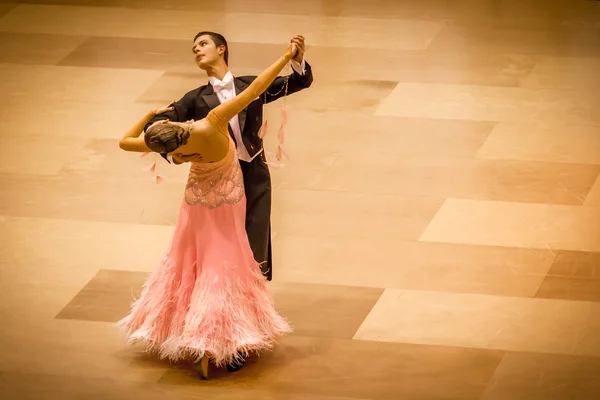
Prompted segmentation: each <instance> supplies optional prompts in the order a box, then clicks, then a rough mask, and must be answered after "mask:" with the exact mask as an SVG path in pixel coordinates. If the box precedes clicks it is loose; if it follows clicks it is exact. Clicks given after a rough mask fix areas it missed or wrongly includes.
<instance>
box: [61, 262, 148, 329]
mask: <svg viewBox="0 0 600 400" xmlns="http://www.w3.org/2000/svg"><path fill="white" fill-rule="evenodd" d="M147 278H148V273H145V272H138V271H117V270H108V269H101V270H100V271H98V273H97V274H96V275H94V277H92V279H90V280H89V281H88V282H87V283H86V285H85V287H83V288H82V289H81V291H80V292H79V293H77V295H76V296H74V297H73V299H72V300H71V301H70V302H69V303H68V304H66V305H65V307H64V308H63V309H62V310H61V311H60V312H59V313H58V314H57V315H56V318H57V319H71V320H79V321H100V322H111V323H115V322H117V321H119V320H120V319H121V318H123V317H125V316H126V315H127V314H128V312H129V310H130V308H131V304H132V303H133V302H134V301H135V300H136V299H137V298H139V296H140V294H141V292H142V287H143V285H144V282H145V281H146V279H147Z"/></svg>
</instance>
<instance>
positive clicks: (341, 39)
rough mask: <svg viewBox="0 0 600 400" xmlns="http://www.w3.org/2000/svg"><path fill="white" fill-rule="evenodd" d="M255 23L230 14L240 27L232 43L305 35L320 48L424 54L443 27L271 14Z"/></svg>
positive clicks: (232, 35)
mask: <svg viewBox="0 0 600 400" xmlns="http://www.w3.org/2000/svg"><path fill="white" fill-rule="evenodd" d="M255 21H256V15H248V14H234V13H231V14H228V15H227V17H226V22H225V23H226V24H227V26H228V27H236V28H235V29H231V30H230V31H229V32H228V40H231V41H237V42H245V41H250V42H255V43H275V44H276V43H283V42H285V41H286V40H289V38H290V37H291V36H293V35H295V34H297V32H303V35H305V36H306V37H307V38H311V42H312V43H313V44H314V45H317V46H331V47H358V48H362V49H395V50H424V49H426V48H427V46H428V45H429V44H430V43H431V41H432V40H433V39H434V38H435V36H436V35H437V34H438V33H439V32H440V30H441V29H442V27H443V22H439V21H425V20H422V21H419V20H411V19H395V20H382V19H375V18H357V17H313V16H297V15H269V14H264V15H262V16H261V21H262V23H261V24H256V23H255ZM357 26H360V27H361V29H360V30H356V27H357Z"/></svg>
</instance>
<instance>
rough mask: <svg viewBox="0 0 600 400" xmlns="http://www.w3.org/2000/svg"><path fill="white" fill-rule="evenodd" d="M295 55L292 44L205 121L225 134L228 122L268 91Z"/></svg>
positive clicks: (212, 111)
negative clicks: (246, 86) (244, 88)
mask: <svg viewBox="0 0 600 400" xmlns="http://www.w3.org/2000/svg"><path fill="white" fill-rule="evenodd" d="M295 53H296V45H295V44H292V45H290V46H289V47H288V49H287V50H286V52H285V54H284V55H283V56H282V57H280V58H279V59H278V60H277V61H275V62H274V63H273V64H271V66H270V67H269V68H267V69H266V70H265V71H264V72H263V73H261V74H260V75H259V76H258V77H257V78H256V79H255V80H254V81H253V82H252V83H251V84H250V86H248V88H247V89H246V90H244V91H243V92H242V93H240V94H239V95H237V96H236V97H234V98H233V99H230V100H228V101H226V102H225V103H223V104H221V105H219V106H217V107H216V108H215V109H213V110H211V111H210V112H209V113H208V116H207V117H206V119H207V121H208V122H209V123H210V124H211V125H212V126H214V127H216V128H217V129H219V130H220V131H224V132H225V133H227V124H228V123H229V121H230V120H231V119H232V118H233V117H234V116H235V115H237V114H238V113H239V112H240V111H242V110H243V109H244V108H246V107H247V106H248V105H249V104H250V103H251V102H252V101H254V99H256V98H257V97H258V96H259V95H261V94H262V93H263V92H264V91H265V90H267V89H268V87H269V85H270V84H271V83H272V82H273V81H274V80H275V78H277V76H278V74H279V73H280V72H281V70H282V69H283V67H285V65H286V64H287V63H288V61H289V60H291V59H292V58H293V57H294V54H295Z"/></svg>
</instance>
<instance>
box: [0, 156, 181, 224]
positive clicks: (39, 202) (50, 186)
mask: <svg viewBox="0 0 600 400" xmlns="http://www.w3.org/2000/svg"><path fill="white" fill-rule="evenodd" d="M159 171H160V172H161V173H163V170H162V169H160V170H159ZM167 177H169V178H171V177H172V175H170V174H169V175H167ZM2 178H3V180H4V182H6V184H7V186H6V187H5V188H4V189H1V190H0V198H2V199H3V200H2V202H1V203H0V210H2V212H5V213H6V214H9V215H15V216H21V217H38V218H62V219H74V220H81V221H85V220H88V221H106V222H120V223H138V224H153V225H166V226H174V225H175V224H176V222H177V217H178V215H179V210H180V207H181V204H182V202H183V190H184V186H185V185H184V184H183V183H182V182H177V181H171V180H167V181H164V182H162V183H160V184H157V183H155V182H154V181H153V178H152V176H151V175H150V173H149V172H146V171H144V170H143V169H142V168H141V167H140V168H139V169H131V170H130V172H128V173H127V172H123V173H122V174H121V176H119V175H116V174H115V175H110V174H107V173H102V172H96V173H88V174H80V173H75V174H72V175H71V174H61V175H58V176H51V177H48V176H34V175H3V176H2ZM115 193H119V196H117V197H115Z"/></svg>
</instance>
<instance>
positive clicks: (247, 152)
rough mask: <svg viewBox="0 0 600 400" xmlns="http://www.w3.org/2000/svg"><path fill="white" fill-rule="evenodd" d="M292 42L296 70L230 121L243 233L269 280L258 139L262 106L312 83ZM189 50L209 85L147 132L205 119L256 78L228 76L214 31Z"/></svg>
mask: <svg viewBox="0 0 600 400" xmlns="http://www.w3.org/2000/svg"><path fill="white" fill-rule="evenodd" d="M291 42H292V43H295V44H296V46H297V48H298V52H297V54H296V57H295V58H294V60H292V62H291V64H292V69H293V71H294V72H293V73H292V74H291V75H289V76H286V77H278V78H276V79H275V81H274V82H273V83H272V84H271V86H270V87H269V89H267V91H266V92H265V93H263V94H262V95H261V96H260V97H259V98H257V99H256V100H255V101H254V102H252V103H251V104H250V105H249V106H248V107H247V108H246V109H245V110H243V111H242V112H241V113H239V114H238V115H237V116H236V117H234V118H233V119H232V120H231V121H230V122H229V134H230V135H231V137H232V138H233V140H234V141H235V143H236V147H237V149H238V158H239V160H240V165H241V169H242V173H243V175H244V186H245V191H246V201H247V203H246V232H247V233H248V239H249V241H250V247H251V248H252V252H253V253H254V258H255V259H256V261H257V262H259V263H261V270H262V273H263V275H264V276H265V277H266V279H267V280H269V281H270V280H272V278H273V265H272V264H273V261H272V250H271V175H270V173H269V168H268V166H267V164H266V161H267V160H266V157H265V152H264V149H263V143H262V139H261V138H259V137H258V132H259V130H260V128H261V126H262V124H263V104H266V103H270V102H272V101H275V100H277V99H279V98H281V97H283V96H284V95H286V94H292V93H295V92H298V91H300V90H302V89H306V88H308V87H310V85H311V84H312V81H313V76H312V71H311V67H310V65H309V64H308V63H307V62H305V60H304V50H305V46H304V38H303V37H302V36H294V37H293V38H292V39H291ZM192 51H193V53H194V56H195V58H196V64H197V65H198V67H200V69H202V70H204V71H206V73H207V75H208V77H209V84H208V85H204V86H200V87H199V88H197V89H194V90H192V91H190V92H188V93H186V94H185V95H184V96H183V98H181V99H180V100H179V101H177V102H175V103H173V104H171V105H172V106H173V107H174V110H173V111H169V112H165V113H163V114H160V115H157V116H156V117H155V118H154V119H153V120H151V121H150V123H149V124H148V125H147V126H146V127H145V129H147V128H148V127H149V126H150V125H152V124H153V123H156V122H157V121H160V120H164V119H169V120H171V121H178V122H185V121H188V120H190V119H195V120H199V119H202V118H205V117H206V116H207V115H208V113H209V111H210V110H211V109H213V108H215V107H217V106H218V105H219V104H220V103H222V102H224V101H227V100H229V99H230V98H232V97H234V96H236V95H237V94H239V93H240V92H242V91H243V90H244V89H246V88H247V87H248V86H249V85H250V83H251V82H252V81H253V80H254V79H255V78H256V76H241V77H234V76H233V75H232V73H231V72H230V71H229V67H228V61H229V48H228V46H227V41H226V40H225V38H224V37H223V36H222V35H220V34H218V33H215V32H200V33H198V34H197V35H196V37H194V44H193V47H192Z"/></svg>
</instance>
